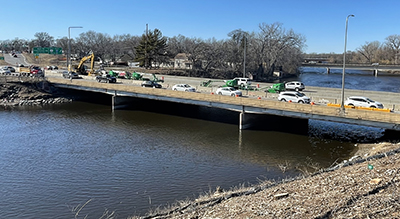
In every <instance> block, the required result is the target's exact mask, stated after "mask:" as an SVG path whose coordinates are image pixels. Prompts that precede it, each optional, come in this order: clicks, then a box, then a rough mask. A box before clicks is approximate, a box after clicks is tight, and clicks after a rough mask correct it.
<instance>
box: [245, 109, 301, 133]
mask: <svg viewBox="0 0 400 219" xmlns="http://www.w3.org/2000/svg"><path fill="white" fill-rule="evenodd" d="M239 129H240V130H245V129H253V130H264V131H278V132H288V133H293V134H307V133H308V119H301V118H293V117H286V116H275V115H268V114H252V113H244V112H241V113H240V115H239Z"/></svg>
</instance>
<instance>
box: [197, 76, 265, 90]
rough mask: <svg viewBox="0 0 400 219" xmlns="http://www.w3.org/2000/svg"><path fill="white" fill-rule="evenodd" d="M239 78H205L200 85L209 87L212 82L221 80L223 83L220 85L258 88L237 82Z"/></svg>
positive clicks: (242, 88) (248, 88)
mask: <svg viewBox="0 0 400 219" xmlns="http://www.w3.org/2000/svg"><path fill="white" fill-rule="evenodd" d="M239 80H240V79H239V78H234V79H232V80H207V81H203V82H201V84H200V86H203V87H211V85H212V83H214V82H223V83H225V84H224V85H221V86H220V87H233V88H235V89H240V90H258V89H257V87H256V86H251V85H250V83H239Z"/></svg>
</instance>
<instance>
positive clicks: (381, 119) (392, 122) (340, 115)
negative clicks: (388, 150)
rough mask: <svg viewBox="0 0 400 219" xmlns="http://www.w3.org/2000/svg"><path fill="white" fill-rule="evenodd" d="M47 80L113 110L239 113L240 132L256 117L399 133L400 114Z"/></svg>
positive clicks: (80, 81)
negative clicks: (168, 105)
mask: <svg viewBox="0 0 400 219" xmlns="http://www.w3.org/2000/svg"><path fill="white" fill-rule="evenodd" d="M47 80H48V82H50V83H52V84H53V85H54V86H56V87H60V88H66V89H75V90H81V91H90V92H99V93H104V94H108V95H110V96H112V98H111V105H112V109H113V110H116V109H119V108H123V107H125V106H126V105H128V104H130V103H132V102H133V101H132V98H144V99H151V100H157V101H169V102H175V103H181V104H191V105H197V106H205V107H213V108H220V109H225V110H231V111H236V112H238V113H239V115H240V116H239V128H240V129H246V128H249V127H251V123H252V122H253V121H255V120H257V119H254V117H257V116H269V118H272V117H275V118H273V119H271V120H269V119H268V120H267V121H270V123H271V124H265V125H270V126H274V125H275V124H273V122H271V121H276V118H286V119H287V118H288V117H289V118H290V119H291V120H293V121H295V122H294V124H298V125H299V126H298V127H304V126H303V125H304V124H307V121H308V120H309V119H315V120H323V121H330V122H339V123H348V124H355V125H364V126H370V127H377V128H383V129H385V130H393V131H396V132H397V131H400V114H399V113H390V112H380V111H372V110H371V111H370V110H360V109H351V108H346V109H345V111H344V112H342V111H341V109H340V108H338V107H329V106H326V105H319V104H315V105H308V104H297V103H288V102H280V101H276V100H268V99H265V98H261V97H259V98H251V97H230V96H221V95H213V94H211V93H193V92H179V91H172V90H167V89H151V88H142V87H139V86H133V85H132V84H123V83H117V84H108V83H98V82H96V81H90V80H67V79H63V78H57V77H48V78H47ZM286 121H287V120H286ZM283 125H285V124H283Z"/></svg>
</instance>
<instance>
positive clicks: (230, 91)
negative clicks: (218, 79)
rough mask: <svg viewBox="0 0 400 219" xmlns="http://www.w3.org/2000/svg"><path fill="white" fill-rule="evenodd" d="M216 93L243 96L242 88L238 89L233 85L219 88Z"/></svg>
mask: <svg viewBox="0 0 400 219" xmlns="http://www.w3.org/2000/svg"><path fill="white" fill-rule="evenodd" d="M215 93H216V94H219V95H225V96H239V97H241V96H242V91H240V90H236V89H235V88H233V87H220V88H218V89H217V91H216V92H215Z"/></svg>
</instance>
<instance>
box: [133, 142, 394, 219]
mask: <svg viewBox="0 0 400 219" xmlns="http://www.w3.org/2000/svg"><path fill="white" fill-rule="evenodd" d="M357 147H359V148H360V149H359V151H358V153H357V154H356V156H355V157H354V158H353V159H352V160H351V161H347V162H344V163H342V164H339V165H337V166H336V167H334V168H331V169H330V170H324V171H320V172H318V173H315V174H312V175H310V176H303V177H299V178H297V179H289V180H286V181H284V182H265V183H263V184H260V185H258V186H255V187H252V188H242V189H238V190H234V191H229V192H224V191H218V190H217V191H216V192H215V193H214V194H210V195H209V196H208V197H201V198H199V199H197V200H195V201H191V202H190V201H182V202H179V203H177V204H176V205H175V206H174V207H172V208H171V209H169V210H166V211H158V213H153V214H151V215H148V216H146V217H141V218H307V219H309V218H400V191H399V186H400V153H399V152H400V144H393V143H379V144H361V145H357ZM133 218H140V217H133Z"/></svg>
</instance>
